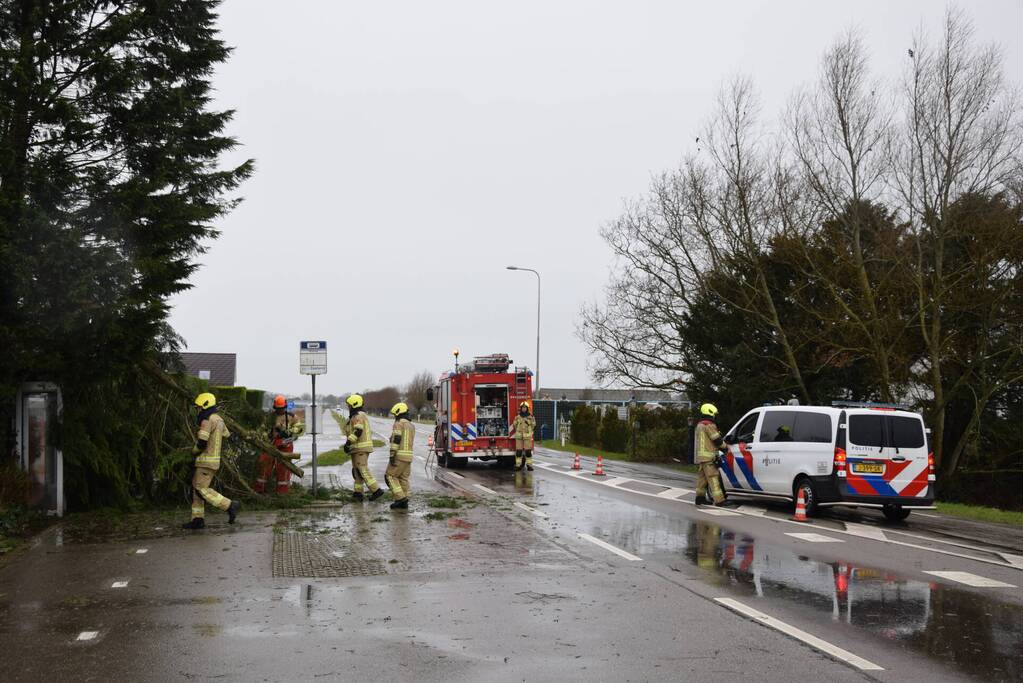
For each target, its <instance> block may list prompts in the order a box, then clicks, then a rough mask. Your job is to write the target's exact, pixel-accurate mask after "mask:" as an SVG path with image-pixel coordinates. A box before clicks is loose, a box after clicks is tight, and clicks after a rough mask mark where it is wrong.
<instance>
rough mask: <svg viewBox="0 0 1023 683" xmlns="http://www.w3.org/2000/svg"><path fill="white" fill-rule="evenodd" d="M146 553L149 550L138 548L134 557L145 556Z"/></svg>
mask: <svg viewBox="0 0 1023 683" xmlns="http://www.w3.org/2000/svg"><path fill="white" fill-rule="evenodd" d="M148 552H149V548H139V549H138V550H136V551H135V554H136V555H145V554H146V553H148Z"/></svg>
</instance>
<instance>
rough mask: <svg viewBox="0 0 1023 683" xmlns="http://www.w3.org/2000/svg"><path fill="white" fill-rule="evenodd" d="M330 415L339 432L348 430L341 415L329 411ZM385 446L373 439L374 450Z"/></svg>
mask: <svg viewBox="0 0 1023 683" xmlns="http://www.w3.org/2000/svg"><path fill="white" fill-rule="evenodd" d="M330 414H331V415H333V416H334V422H337V426H338V427H340V428H341V432H342V433H344V431H345V430H346V429H347V428H348V418H346V417H344V416H343V415H341V413H340V412H338V411H331V413H330ZM386 445H387V442H386V441H384V440H383V439H378V438H376V437H373V447H374V448H380V447H382V446H386ZM317 462H320V460H319V459H318V458H317ZM339 464H340V463H339Z"/></svg>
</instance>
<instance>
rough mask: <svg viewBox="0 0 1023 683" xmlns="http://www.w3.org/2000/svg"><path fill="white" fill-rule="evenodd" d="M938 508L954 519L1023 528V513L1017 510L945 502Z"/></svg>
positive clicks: (940, 503) (939, 504)
mask: <svg viewBox="0 0 1023 683" xmlns="http://www.w3.org/2000/svg"><path fill="white" fill-rule="evenodd" d="M937 508H938V512H940V513H942V514H945V515H951V516H952V517H961V518H963V519H972V520H976V521H978V522H993V523H995V524H1011V525H1013V526H1019V527H1023V512H1017V511H1015V510H999V509H998V508H992V507H985V506H983V505H964V504H962V503H944V502H939V503H938V504H937Z"/></svg>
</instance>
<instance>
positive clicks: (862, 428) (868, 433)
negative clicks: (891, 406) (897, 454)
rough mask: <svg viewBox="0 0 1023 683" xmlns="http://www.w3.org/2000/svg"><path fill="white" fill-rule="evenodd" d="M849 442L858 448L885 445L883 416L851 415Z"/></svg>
mask: <svg viewBox="0 0 1023 683" xmlns="http://www.w3.org/2000/svg"><path fill="white" fill-rule="evenodd" d="M849 441H850V442H851V443H854V444H856V445H857V446H873V447H874V448H880V447H881V446H883V445H884V418H883V417H882V416H881V415H850V416H849Z"/></svg>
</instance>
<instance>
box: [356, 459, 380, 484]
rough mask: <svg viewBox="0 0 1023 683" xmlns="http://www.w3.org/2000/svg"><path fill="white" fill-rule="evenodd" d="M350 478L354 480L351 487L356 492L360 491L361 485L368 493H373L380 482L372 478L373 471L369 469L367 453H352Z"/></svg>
mask: <svg viewBox="0 0 1023 683" xmlns="http://www.w3.org/2000/svg"><path fill="white" fill-rule="evenodd" d="M352 479H353V480H354V481H355V484H354V485H353V486H352V489H353V490H354V491H355V492H356V493H362V489H363V486H365V487H366V488H368V489H369V491H370V493H375V492H376V491H377V489H379V488H380V484H378V483H377V480H376V479H374V478H373V473H372V472H370V471H369V453H352Z"/></svg>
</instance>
